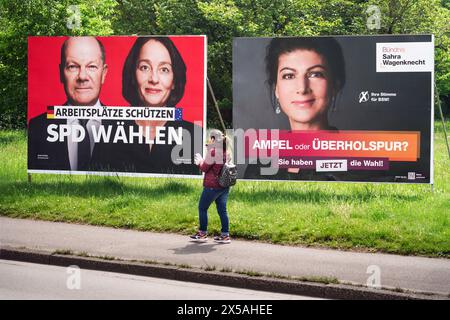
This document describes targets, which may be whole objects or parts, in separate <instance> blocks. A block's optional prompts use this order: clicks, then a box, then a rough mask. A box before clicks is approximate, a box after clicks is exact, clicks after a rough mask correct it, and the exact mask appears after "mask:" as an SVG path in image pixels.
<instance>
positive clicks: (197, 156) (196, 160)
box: [194, 153, 203, 166]
mask: <svg viewBox="0 0 450 320" xmlns="http://www.w3.org/2000/svg"><path fill="white" fill-rule="evenodd" d="M202 162H203V157H202V155H201V154H200V153H196V154H195V156H194V163H195V164H196V165H197V166H198V165H199V164H200V163H202Z"/></svg>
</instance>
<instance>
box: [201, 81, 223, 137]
mask: <svg viewBox="0 0 450 320" xmlns="http://www.w3.org/2000/svg"><path fill="white" fill-rule="evenodd" d="M206 82H208V89H209V92H210V93H211V97H212V99H213V101H214V106H215V107H216V110H217V113H218V114H219V120H220V124H221V125H222V129H223V132H224V133H225V131H227V128H226V127H225V122H223V119H222V114H221V113H220V110H219V105H218V104H217V100H216V96H215V95H214V91H213V89H212V86H211V82H210V81H209V78H206Z"/></svg>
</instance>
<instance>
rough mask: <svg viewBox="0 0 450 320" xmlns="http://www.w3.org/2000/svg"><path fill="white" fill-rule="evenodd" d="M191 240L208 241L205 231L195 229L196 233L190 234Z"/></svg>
mask: <svg viewBox="0 0 450 320" xmlns="http://www.w3.org/2000/svg"><path fill="white" fill-rule="evenodd" d="M190 239H191V241H195V242H206V241H208V234H207V233H206V232H201V231H197V233H196V234H194V235H192V236H190Z"/></svg>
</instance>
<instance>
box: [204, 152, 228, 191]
mask: <svg viewBox="0 0 450 320" xmlns="http://www.w3.org/2000/svg"><path fill="white" fill-rule="evenodd" d="M222 154H223V152H222V150H218V151H217V157H215V155H216V148H208V150H207V154H206V158H205V160H203V161H202V162H201V163H200V165H199V167H200V170H201V171H203V172H205V176H204V178H203V186H204V187H205V188H213V189H223V187H222V186H221V185H220V184H219V176H220V172H221V171H222V167H223V164H224V163H225V160H226V157H225V155H222ZM221 155H222V157H221ZM217 159H223V160H222V161H216V160H217Z"/></svg>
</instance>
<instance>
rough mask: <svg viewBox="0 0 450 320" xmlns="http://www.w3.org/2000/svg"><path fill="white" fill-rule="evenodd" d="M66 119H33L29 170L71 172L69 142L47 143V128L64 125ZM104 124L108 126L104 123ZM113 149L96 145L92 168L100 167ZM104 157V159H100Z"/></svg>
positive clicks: (29, 148)
mask: <svg viewBox="0 0 450 320" xmlns="http://www.w3.org/2000/svg"><path fill="white" fill-rule="evenodd" d="M66 123H67V120H66V119H47V114H46V113H43V114H41V115H39V116H37V117H35V118H33V119H31V121H30V124H29V125H28V169H35V170H71V169H70V161H69V151H68V147H67V140H66V139H65V140H64V141H63V142H59V141H56V142H49V141H47V137H48V134H47V127H48V126H49V125H50V124H56V125H58V126H59V125H63V124H66ZM102 124H106V123H105V121H102ZM110 152H111V148H108V147H107V146H105V145H104V144H99V143H96V144H95V145H94V149H93V152H92V158H91V165H90V167H92V168H94V167H99V166H100V165H101V161H102V159H101V158H102V157H107V155H105V153H110ZM100 155H102V157H100Z"/></svg>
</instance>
